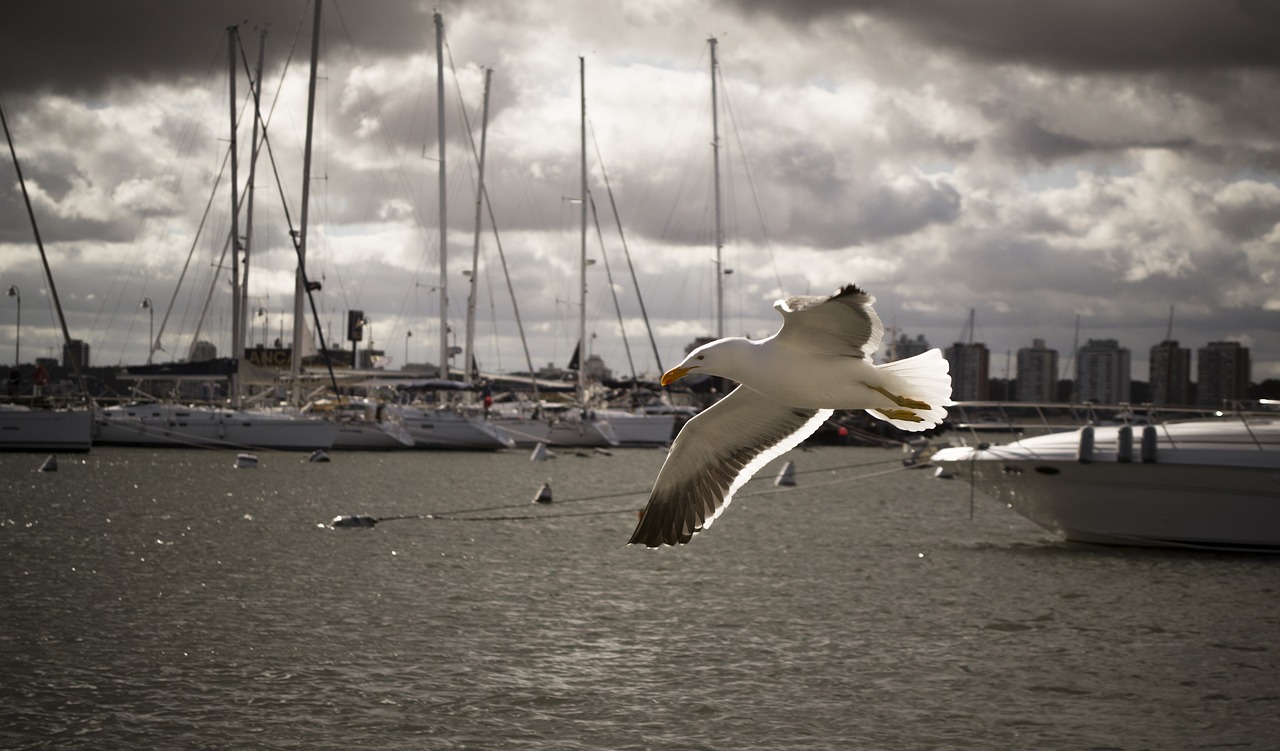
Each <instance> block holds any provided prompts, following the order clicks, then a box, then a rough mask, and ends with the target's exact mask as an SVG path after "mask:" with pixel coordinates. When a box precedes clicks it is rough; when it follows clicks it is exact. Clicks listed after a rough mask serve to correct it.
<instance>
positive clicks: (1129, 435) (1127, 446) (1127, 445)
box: [1116, 425, 1133, 464]
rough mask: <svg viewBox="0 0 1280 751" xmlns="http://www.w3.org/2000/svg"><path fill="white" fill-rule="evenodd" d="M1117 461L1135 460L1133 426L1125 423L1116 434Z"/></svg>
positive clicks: (1125, 462)
mask: <svg viewBox="0 0 1280 751" xmlns="http://www.w3.org/2000/svg"><path fill="white" fill-rule="evenodd" d="M1116 461H1118V462H1121V463H1123V464H1128V463H1130V462H1132V461H1133V426H1132V425H1125V426H1123V427H1122V428H1120V430H1119V431H1118V432H1117V434H1116Z"/></svg>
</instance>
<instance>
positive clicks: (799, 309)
mask: <svg viewBox="0 0 1280 751" xmlns="http://www.w3.org/2000/svg"><path fill="white" fill-rule="evenodd" d="M875 301H876V299H875V298H874V297H872V296H871V295H869V294H867V293H866V292H863V291H862V290H860V289H858V288H857V287H856V286H855V285H852V284H846V285H845V286H843V287H841V288H840V289H839V290H837V291H836V293H835V294H834V295H831V296H830V297H808V296H803V295H801V296H797V297H788V298H786V299H785V300H778V301H777V302H775V303H774V304H773V307H774V309H775V310H777V311H778V312H779V313H781V314H782V330H780V331H779V332H778V333H777V335H775V336H774V339H775V340H776V341H778V342H779V343H787V344H789V345H791V346H796V347H798V348H801V349H803V350H804V351H805V352H808V353H812V354H816V355H846V356H851V357H866V358H870V357H871V355H873V354H875V351H876V350H878V349H880V339H881V337H883V336H884V324H883V323H881V322H880V316H878V315H876V312H875V310H873V309H872V308H871V305H872V303H874V302H875Z"/></svg>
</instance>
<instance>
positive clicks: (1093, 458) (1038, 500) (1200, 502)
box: [932, 421, 1280, 552]
mask: <svg viewBox="0 0 1280 751" xmlns="http://www.w3.org/2000/svg"><path fill="white" fill-rule="evenodd" d="M1237 426H1238V427H1237ZM1154 434H1155V436H1156V437H1157V440H1156V441H1155V442H1154V448H1155V450H1154V452H1152V453H1151V454H1150V455H1149V456H1147V457H1146V458H1148V459H1149V460H1148V461H1143V458H1144V456H1143V451H1142V447H1141V438H1140V437H1135V438H1134V444H1135V447H1134V449H1133V452H1132V453H1129V452H1126V451H1122V450H1120V449H1119V447H1120V438H1119V436H1120V429H1119V428H1118V427H1109V428H1095V429H1094V432H1093V442H1092V450H1089V451H1082V447H1081V440H1082V436H1081V433H1080V431H1076V432H1074V433H1064V434H1057V435H1053V436H1039V437H1037V438H1033V439H1027V440H1024V441H1019V442H1016V443H1012V444H1009V445H1006V446H991V447H987V448H951V449H943V450H942V451H939V452H938V453H936V454H934V455H933V457H932V461H933V462H934V463H935V464H938V465H939V466H941V467H943V468H945V469H946V470H947V471H949V472H951V473H953V474H954V475H955V476H956V477H959V478H962V479H964V480H966V481H969V482H971V483H972V484H973V485H974V487H975V488H977V489H979V490H982V491H983V492H985V493H987V494H989V495H991V496H992V497H994V498H996V499H997V500H1000V501H1003V502H1005V503H1007V504H1008V505H1009V506H1010V508H1012V509H1013V510H1014V511H1016V512H1018V513H1019V514H1021V515H1022V516H1024V517H1026V518H1027V519H1029V520H1031V521H1032V522H1034V523H1036V524H1038V525H1040V526H1041V527H1043V528H1045V529H1047V530H1050V531H1051V532H1054V533H1055V534H1057V535H1060V536H1061V537H1063V538H1064V539H1067V540H1073V541H1077V542H1090V543H1103V544H1119V545H1139V546H1157V547H1184V548H1201V549H1215V550H1244V551H1268V552H1280V421H1275V422H1273V421H1258V422H1252V421H1251V422H1250V423H1249V424H1248V427H1247V428H1245V427H1244V423H1241V422H1238V421H1237V422H1235V423H1232V422H1231V421H1209V422H1205V423H1200V424H1199V425H1197V424H1195V423H1171V424H1169V425H1166V426H1160V427H1158V428H1155V429H1154ZM1132 435H1134V436H1141V428H1138V429H1137V430H1134V431H1133V434H1132ZM1126 456H1127V457H1128V460H1127V461H1122V460H1121V459H1122V458H1125V457H1126ZM1081 457H1083V458H1084V461H1081Z"/></svg>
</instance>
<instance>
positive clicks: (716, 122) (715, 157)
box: [707, 37, 724, 339]
mask: <svg viewBox="0 0 1280 751" xmlns="http://www.w3.org/2000/svg"><path fill="white" fill-rule="evenodd" d="M707 43H708V44H710V45H711V154H712V161H713V162H714V164H715V189H716V194H715V200H716V203H715V213H716V338H717V339H723V338H724V263H723V261H722V259H721V255H722V251H723V250H724V225H723V224H722V223H721V219H720V106H719V100H718V98H717V94H716V77H717V75H718V74H719V71H720V66H719V64H718V63H717V62H716V38H715V37H711V38H709V39H708V40H707Z"/></svg>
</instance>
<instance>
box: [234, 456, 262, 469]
mask: <svg viewBox="0 0 1280 751" xmlns="http://www.w3.org/2000/svg"><path fill="white" fill-rule="evenodd" d="M257 466H258V457H257V456H254V455H253V454H236V469H255V468H257Z"/></svg>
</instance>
